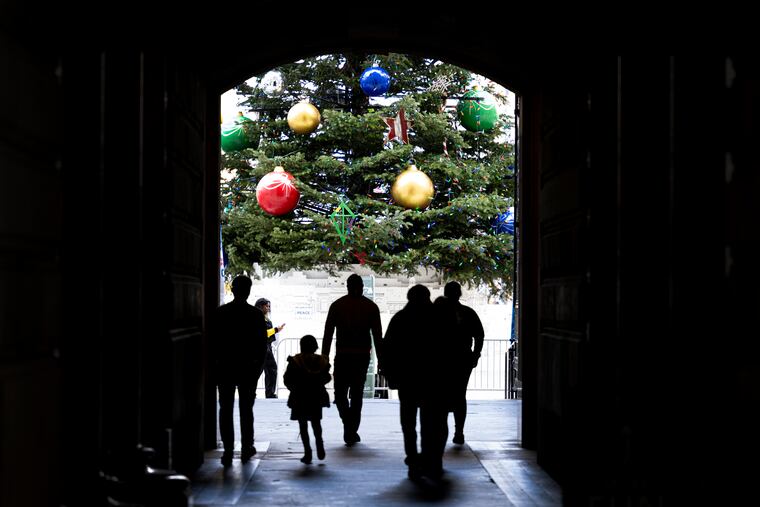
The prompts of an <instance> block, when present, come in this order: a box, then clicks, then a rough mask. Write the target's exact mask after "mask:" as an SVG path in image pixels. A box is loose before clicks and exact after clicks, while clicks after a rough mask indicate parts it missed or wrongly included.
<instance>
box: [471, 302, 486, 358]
mask: <svg viewBox="0 0 760 507" xmlns="http://www.w3.org/2000/svg"><path fill="white" fill-rule="evenodd" d="M472 320H473V322H472V337H473V338H474V340H475V343H474V344H473V350H472V357H473V365H472V367H473V368H475V367H476V366H477V365H478V359H480V353H481V351H482V350H483V340H484V339H485V335H486V332H485V331H484V330H483V324H482V323H481V322H480V317H478V314H477V313H476V312H475V310H472Z"/></svg>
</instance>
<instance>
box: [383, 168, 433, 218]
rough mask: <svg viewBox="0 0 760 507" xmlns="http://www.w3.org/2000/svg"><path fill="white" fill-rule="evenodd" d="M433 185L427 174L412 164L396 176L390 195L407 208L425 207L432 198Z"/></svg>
mask: <svg viewBox="0 0 760 507" xmlns="http://www.w3.org/2000/svg"><path fill="white" fill-rule="evenodd" d="M434 195H435V187H434V186H433V182H432V181H431V180H430V178H428V175H427V174H425V173H423V172H422V171H420V170H419V169H417V166H416V165H414V164H412V165H410V166H409V167H407V168H406V169H405V170H404V171H403V172H402V173H401V174H399V175H398V176H397V177H396V181H394V182H393V186H392V187H391V196H393V199H394V200H395V201H396V202H397V203H399V204H400V205H401V206H403V207H405V208H407V209H425V208H427V207H428V205H429V204H430V201H432V200H433V196H434Z"/></svg>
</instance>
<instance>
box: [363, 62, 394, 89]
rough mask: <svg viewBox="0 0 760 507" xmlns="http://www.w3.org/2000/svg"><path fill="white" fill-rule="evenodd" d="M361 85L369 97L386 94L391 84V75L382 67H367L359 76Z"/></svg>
mask: <svg viewBox="0 0 760 507" xmlns="http://www.w3.org/2000/svg"><path fill="white" fill-rule="evenodd" d="M359 86H361V89H362V91H363V92H364V93H365V94H366V95H368V96H369V97H377V96H379V95H383V94H385V92H387V91H388V88H390V86H391V76H390V74H388V71H387V70H385V69H384V68H382V67H378V66H372V67H367V68H366V69H364V72H362V75H361V77H360V78H359Z"/></svg>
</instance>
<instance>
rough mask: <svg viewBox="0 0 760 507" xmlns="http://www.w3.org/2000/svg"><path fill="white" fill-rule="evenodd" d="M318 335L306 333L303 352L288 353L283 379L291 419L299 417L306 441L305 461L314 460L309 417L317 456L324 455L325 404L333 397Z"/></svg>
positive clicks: (304, 449)
mask: <svg viewBox="0 0 760 507" xmlns="http://www.w3.org/2000/svg"><path fill="white" fill-rule="evenodd" d="M316 351H317V339H316V338H314V337H313V336H312V335H310V334H307V335H306V336H304V337H303V338H301V353H300V354H296V355H295V356H288V366H287V368H285V375H284V376H283V381H284V382H285V387H287V388H288V389H289V390H290V396H288V407H290V409H291V412H290V419H291V420H292V421H298V428H299V430H300V432H301V442H303V458H301V462H302V463H306V464H307V465H308V464H309V463H311V456H312V454H311V445H310V443H309V421H311V429H312V431H313V432H314V442H315V444H316V447H317V458H319V459H320V460H323V459H325V444H324V442H323V440H322V407H329V406H330V397H329V396H328V394H327V389H325V384H327V383H328V382H330V380H331V379H332V377H331V376H330V363H329V362H328V360H327V358H326V357H325V356H322V355H317V354H315V352H316Z"/></svg>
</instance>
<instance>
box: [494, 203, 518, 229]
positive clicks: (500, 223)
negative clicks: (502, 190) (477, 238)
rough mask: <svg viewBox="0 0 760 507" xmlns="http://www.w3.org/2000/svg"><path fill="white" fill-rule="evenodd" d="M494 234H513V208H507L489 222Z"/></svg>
mask: <svg viewBox="0 0 760 507" xmlns="http://www.w3.org/2000/svg"><path fill="white" fill-rule="evenodd" d="M491 227H492V228H493V232H494V234H504V233H505V232H506V233H507V234H511V235H513V236H514V235H515V214H514V208H509V210H508V211H505V212H504V213H501V214H499V216H498V217H496V218H495V219H494V221H493V223H492V224H491Z"/></svg>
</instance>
